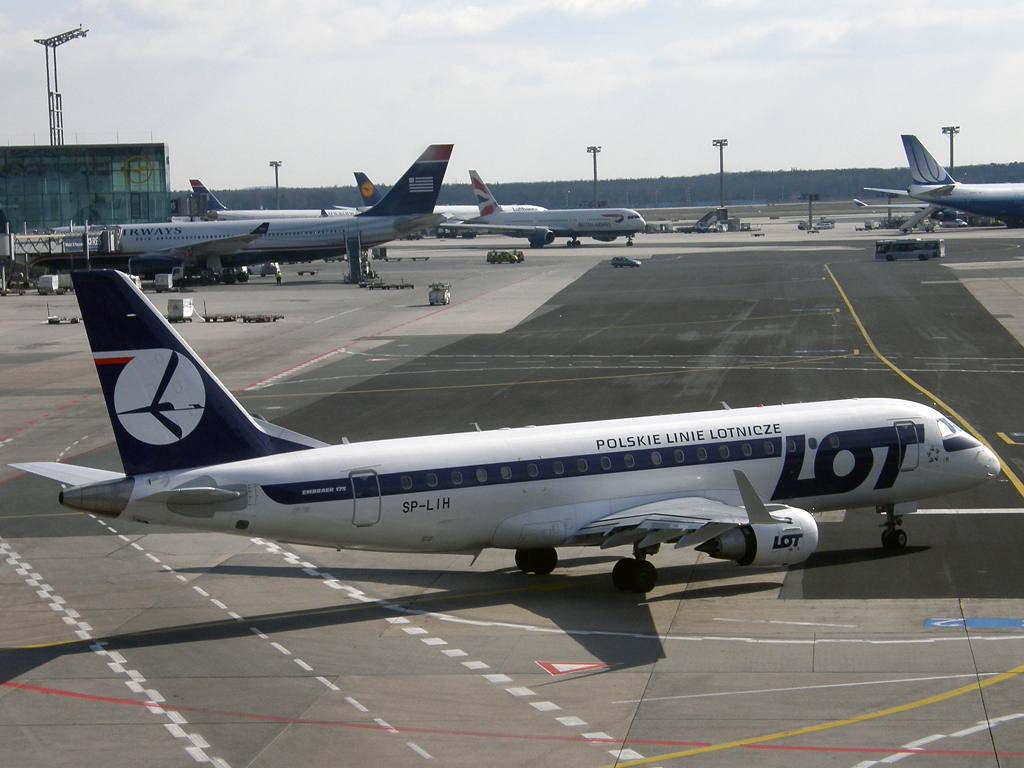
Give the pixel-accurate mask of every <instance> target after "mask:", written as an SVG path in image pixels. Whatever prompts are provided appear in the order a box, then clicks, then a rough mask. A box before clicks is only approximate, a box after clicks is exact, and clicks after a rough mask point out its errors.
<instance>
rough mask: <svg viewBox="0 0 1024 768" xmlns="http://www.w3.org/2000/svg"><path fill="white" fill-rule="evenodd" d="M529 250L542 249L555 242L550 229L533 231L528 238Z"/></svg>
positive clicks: (553, 234)
mask: <svg viewBox="0 0 1024 768" xmlns="http://www.w3.org/2000/svg"><path fill="white" fill-rule="evenodd" d="M528 240H529V241H530V247H531V248H543V247H544V246H545V245H551V244H552V243H553V242H555V233H554V232H552V231H551V230H550V229H535V230H534V231H533V232H531V233H530V237H529V238H528Z"/></svg>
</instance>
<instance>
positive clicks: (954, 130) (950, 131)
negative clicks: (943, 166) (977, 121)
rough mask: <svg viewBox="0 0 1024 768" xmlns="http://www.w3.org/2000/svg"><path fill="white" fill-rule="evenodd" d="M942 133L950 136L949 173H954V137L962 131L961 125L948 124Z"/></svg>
mask: <svg viewBox="0 0 1024 768" xmlns="http://www.w3.org/2000/svg"><path fill="white" fill-rule="evenodd" d="M942 133H943V134H945V135H946V136H949V175H950V176H952V175H953V137H954V136H956V135H957V134H958V133H960V126H959V125H947V126H946V127H945V128H943V129H942Z"/></svg>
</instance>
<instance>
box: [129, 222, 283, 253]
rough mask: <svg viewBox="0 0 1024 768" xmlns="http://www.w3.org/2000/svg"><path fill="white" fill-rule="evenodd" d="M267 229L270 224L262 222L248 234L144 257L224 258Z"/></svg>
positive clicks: (175, 247)
mask: <svg viewBox="0 0 1024 768" xmlns="http://www.w3.org/2000/svg"><path fill="white" fill-rule="evenodd" d="M268 229H270V222H269V221H264V222H263V223H262V224H260V225H259V226H258V227H256V229H254V230H253V231H252V232H248V233H246V234H244V235H232V236H231V237H222V238H218V239H216V240H208V241H207V242H204V243H195V244H193V245H186V246H174V247H173V248H166V249H164V250H160V251H150V252H149V253H147V254H145V255H146V256H166V257H169V258H173V257H178V258H182V259H184V258H185V256H191V257H192V258H194V259H202V258H205V257H207V256H226V255H227V254H230V253H238V252H239V251H240V250H242V247H243V246H245V245H248V244H249V243H251V242H254V241H256V240H259V239H260V238H261V237H263V236H264V235H265V234H267V230H268Z"/></svg>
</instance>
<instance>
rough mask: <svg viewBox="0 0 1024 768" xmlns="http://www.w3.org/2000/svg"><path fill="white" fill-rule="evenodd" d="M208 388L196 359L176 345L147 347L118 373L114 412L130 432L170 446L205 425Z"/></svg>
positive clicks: (142, 440)
mask: <svg viewBox="0 0 1024 768" xmlns="http://www.w3.org/2000/svg"><path fill="white" fill-rule="evenodd" d="M205 407H206V388H205V387H204V386H203V380H202V377H200V375H199V371H198V370H196V367H195V365H193V364H192V362H191V361H190V360H189V359H188V358H186V357H184V356H182V355H180V354H178V353H177V352H174V351H172V350H170V349H146V350H141V351H139V352H136V353H134V356H133V358H132V360H131V362H129V363H128V364H127V365H126V366H125V367H124V368H123V369H122V370H121V373H120V375H119V376H118V377H117V384H116V385H115V387H114V411H115V412H116V413H117V418H118V421H120V422H121V426H123V427H124V428H125V429H126V430H127V431H128V433H129V434H130V435H131V436H132V437H134V438H135V439H136V440H139V441H140V442H143V443H148V444H149V445H169V444H170V443H176V442H178V441H179V440H181V439H183V438H184V437H186V436H187V435H188V434H189V433H190V432H192V430H194V429H195V428H196V427H197V426H198V425H199V420H200V419H202V418H203V409H204V408H205Z"/></svg>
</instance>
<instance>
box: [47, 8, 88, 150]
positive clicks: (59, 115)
mask: <svg viewBox="0 0 1024 768" xmlns="http://www.w3.org/2000/svg"><path fill="white" fill-rule="evenodd" d="M88 32H89V30H88V29H82V25H81V24H79V25H78V29H72V30H69V31H67V32H61V33H60V34H59V35H54V36H53V37H45V38H43V39H41V40H36V42H37V43H39V44H40V45H42V46H45V47H46V97H47V102H48V103H49V107H50V146H51V147H59V146H62V145H63V144H64V112H63V109H62V107H61V99H60V88H58V86H57V46H59V45H64V43H67V42H70V41H71V40H74V39H75V38H77V37H85V36H86V34H88ZM51 48H52V49H53V86H52V87H51V86H50V49H51Z"/></svg>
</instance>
